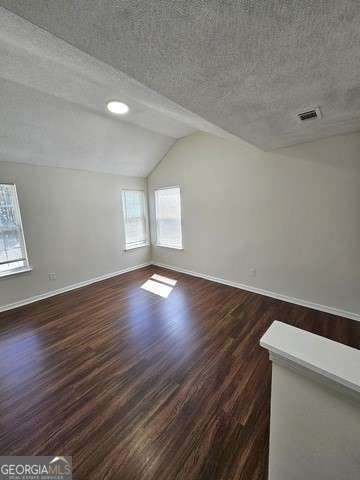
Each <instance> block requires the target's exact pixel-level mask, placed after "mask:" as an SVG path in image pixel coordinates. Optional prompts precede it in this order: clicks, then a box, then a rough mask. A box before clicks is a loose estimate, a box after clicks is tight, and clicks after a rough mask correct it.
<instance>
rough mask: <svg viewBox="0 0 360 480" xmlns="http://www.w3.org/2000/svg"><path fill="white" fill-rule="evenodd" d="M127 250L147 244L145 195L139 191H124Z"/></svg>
mask: <svg viewBox="0 0 360 480" xmlns="http://www.w3.org/2000/svg"><path fill="white" fill-rule="evenodd" d="M123 210H124V223H125V243H126V248H129V247H135V246H140V245H144V244H146V241H147V238H146V237H147V228H146V211H145V195H144V192H143V191H139V190H124V191H123Z"/></svg>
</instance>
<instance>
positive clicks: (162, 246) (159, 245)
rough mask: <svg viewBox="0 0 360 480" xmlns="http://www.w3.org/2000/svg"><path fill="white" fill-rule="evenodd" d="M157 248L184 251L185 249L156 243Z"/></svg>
mask: <svg viewBox="0 0 360 480" xmlns="http://www.w3.org/2000/svg"><path fill="white" fill-rule="evenodd" d="M155 247H161V248H171V249H172V250H184V248H183V247H174V246H172V245H161V244H160V243H155Z"/></svg>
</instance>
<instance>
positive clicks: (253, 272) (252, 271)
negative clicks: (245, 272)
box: [249, 268, 256, 277]
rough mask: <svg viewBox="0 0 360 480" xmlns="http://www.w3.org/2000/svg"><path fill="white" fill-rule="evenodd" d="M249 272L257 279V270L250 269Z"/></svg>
mask: <svg viewBox="0 0 360 480" xmlns="http://www.w3.org/2000/svg"><path fill="white" fill-rule="evenodd" d="M249 272H250V275H251V276H252V277H256V268H250V270H249Z"/></svg>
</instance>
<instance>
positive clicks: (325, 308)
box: [152, 262, 360, 322]
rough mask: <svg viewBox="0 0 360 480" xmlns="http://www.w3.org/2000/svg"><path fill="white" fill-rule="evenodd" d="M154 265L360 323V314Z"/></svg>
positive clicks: (220, 279)
mask: <svg viewBox="0 0 360 480" xmlns="http://www.w3.org/2000/svg"><path fill="white" fill-rule="evenodd" d="M152 264H153V265H156V266H158V267H162V268H168V269H169V270H174V271H176V272H180V273H186V274H187V275H192V276H194V277H201V278H204V279H206V280H210V281H212V282H217V283H223V284H224V285H229V286H231V287H235V288H240V289H241V290H246V291H248V292H253V293H258V294H260V295H265V296H266V297H271V298H276V299H278V300H283V301H284V302H289V303H294V304H295V305H301V306H303V307H308V308H312V309H313V310H319V311H320V312H326V313H332V314H333V315H337V316H340V317H345V318H350V319H351V320H357V321H358V322H360V314H358V313H354V312H348V311H346V310H341V309H339V308H335V307H328V306H327V305H321V304H319V303H313V302H308V301H307V300H302V299H301V298H296V297H288V296H287V295H282V294H281V293H276V292H273V291H271V290H263V289H261V288H257V287H252V286H250V285H245V284H244V283H238V282H232V281H231V280H225V279H224V278H218V277H212V276H211V275H206V274H204V273H199V272H193V271H191V270H186V269H185V268H180V267H173V266H171V265H165V264H163V263H158V262H152Z"/></svg>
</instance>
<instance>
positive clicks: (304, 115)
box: [297, 107, 322, 122]
mask: <svg viewBox="0 0 360 480" xmlns="http://www.w3.org/2000/svg"><path fill="white" fill-rule="evenodd" d="M297 117H298V119H299V120H300V122H307V121H308V120H319V119H320V118H321V117H322V115H321V111H320V108H319V107H316V108H309V109H307V110H305V111H304V112H301V113H298V114H297Z"/></svg>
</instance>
